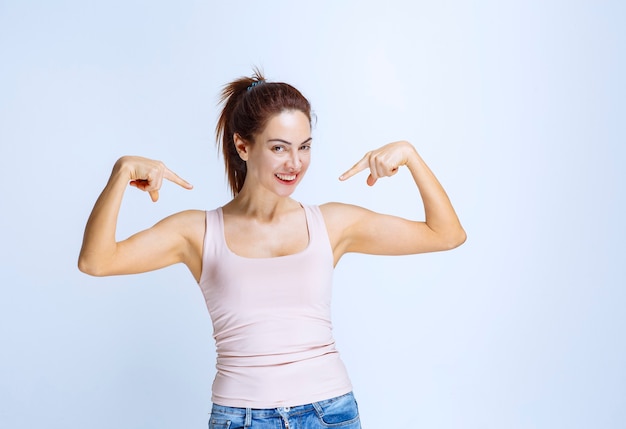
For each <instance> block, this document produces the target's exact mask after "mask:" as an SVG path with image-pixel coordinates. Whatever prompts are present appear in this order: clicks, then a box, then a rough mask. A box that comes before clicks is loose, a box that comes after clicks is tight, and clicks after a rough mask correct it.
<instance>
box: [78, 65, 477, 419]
mask: <svg viewBox="0 0 626 429" xmlns="http://www.w3.org/2000/svg"><path fill="white" fill-rule="evenodd" d="M221 101H222V103H223V110H222V113H221V116H220V118H219V121H218V124H217V129H216V130H217V137H218V141H219V142H220V143H221V146H222V151H223V154H224V161H225V164H226V172H227V175H228V180H229V184H230V187H231V189H232V193H233V197H234V198H233V199H232V200H231V201H230V202H229V203H228V204H226V205H224V206H223V207H219V208H217V209H215V210H210V211H206V212H205V211H199V210H189V211H183V212H180V213H177V214H174V215H172V216H170V217H167V218H165V219H163V220H162V221H160V222H159V223H157V224H156V225H154V226H153V227H151V228H149V229H147V230H145V231H141V232H139V233H137V234H135V235H133V236H131V237H129V238H127V239H126V240H122V241H119V242H118V241H116V239H115V230H116V224H117V217H118V213H119V209H120V204H121V201H122V196H123V194H124V190H125V188H126V187H127V185H128V184H130V185H131V186H134V187H136V188H139V189H141V190H143V191H146V192H148V193H149V195H150V197H151V198H152V201H157V199H158V198H159V189H160V187H161V184H162V182H163V180H164V179H165V180H170V181H172V182H174V183H176V184H178V185H180V186H182V187H183V188H185V189H191V185H190V184H189V183H187V182H186V181H185V180H183V179H181V178H180V177H179V176H177V175H176V174H175V173H174V172H172V171H171V170H169V169H168V168H167V167H166V166H165V165H164V164H163V163H162V162H158V161H153V160H151V159H146V158H141V157H134V156H125V157H122V158H120V159H119V160H118V161H117V162H116V163H115V166H114V168H113V172H112V174H111V177H110V179H109V182H108V183H107V185H106V187H105V188H104V190H103V192H102V194H101V195H100V197H99V198H98V200H97V202H96V204H95V207H94V208H93V211H92V213H91V216H90V217H89V220H88V222H87V226H86V229H85V236H84V241H83V246H82V249H81V252H80V257H79V268H80V270H81V271H83V272H85V273H87V274H91V275H95V276H107V275H117V274H132V273H141V272H146V271H150V270H156V269H158V268H162V267H165V266H168V265H171V264H176V263H179V262H182V263H184V264H185V265H187V267H189V270H190V271H191V273H192V274H193V276H194V277H195V279H196V281H197V282H198V283H199V285H200V287H201V289H202V292H203V294H204V297H205V300H206V304H207V307H208V309H209V312H210V315H211V319H212V322H213V328H214V338H215V342H216V347H217V374H216V377H215V380H214V383H213V395H212V402H213V409H212V413H211V418H210V423H209V427H210V428H230V429H234V428H244V427H245V428H252V429H264V428H280V427H284V428H292V429H295V428H298V429H300V428H327V427H329V426H331V427H335V428H346V429H354V428H360V422H359V415H358V410H357V405H356V401H355V400H354V397H353V395H352V387H351V384H350V380H349V378H348V375H347V373H346V369H345V368H344V365H343V363H342V362H341V360H340V358H339V355H338V353H337V351H336V350H335V343H334V340H333V337H332V332H331V331H332V330H331V321H330V293H331V283H332V274H333V268H334V266H335V265H336V264H337V262H339V260H340V259H341V257H342V255H344V254H345V253H348V252H360V253H368V254H378V255H406V254H415V253H422V252H434V251H440V250H447V249H452V248H454V247H457V246H459V245H460V244H462V243H463V242H464V240H465V232H464V230H463V228H462V227H461V224H460V223H459V220H458V218H457V215H456V213H455V211H454V209H453V208H452V205H451V204H450V201H449V199H448V197H447V195H446V193H445V191H444V189H443V188H442V187H441V185H440V184H439V182H438V181H437V179H436V178H435V176H434V175H433V173H432V172H431V171H430V169H429V168H428V167H427V165H426V164H425V163H424V161H423V160H422V158H421V157H420V156H419V154H418V153H417V151H416V150H415V148H414V147H413V146H412V145H411V144H409V143H408V142H406V141H399V142H394V143H390V144H387V145H385V146H383V147H381V148H379V149H376V150H373V151H371V152H368V153H366V154H365V156H364V157H363V158H362V159H361V160H360V161H359V162H357V163H356V164H355V165H354V166H353V167H352V168H351V169H349V170H348V171H346V172H345V173H344V174H343V175H342V176H341V177H340V178H339V179H340V180H346V179H348V178H350V177H352V176H353V175H355V174H356V173H358V172H360V171H362V170H367V169H369V177H368V179H367V183H368V184H369V185H370V186H371V185H374V183H375V182H376V181H377V180H378V179H379V178H381V177H387V176H392V175H394V174H395V173H396V172H397V171H398V169H399V168H400V167H402V166H406V167H407V168H408V169H409V171H410V172H411V174H412V176H413V180H414V181H415V184H416V186H417V190H418V191H419V194H421V198H422V201H423V204H424V209H425V221H414V220H407V219H403V218H400V217H395V216H389V215H383V214H378V213H374V212H372V211H369V210H367V209H364V208H361V207H357V206H353V205H347V204H341V203H327V204H324V205H321V206H311V205H304V204H301V203H300V202H298V201H295V200H293V199H292V198H291V197H290V196H291V194H292V193H293V192H294V190H295V188H296V186H298V184H299V183H300V181H301V180H302V179H303V177H304V175H305V173H306V171H307V169H308V167H309V163H310V152H311V146H312V138H311V109H310V105H309V102H308V100H307V99H306V98H305V97H304V96H302V94H301V93H300V92H299V91H298V90H297V89H295V88H294V87H292V86H290V85H288V84H286V83H272V82H267V81H266V80H265V79H264V78H263V76H262V75H261V74H260V73H258V72H257V73H255V74H254V75H253V76H252V77H250V78H240V79H238V80H235V81H234V82H232V83H230V84H229V85H226V86H225V88H224V90H223V92H222V99H221ZM417 197H418V192H416V194H415V198H417Z"/></svg>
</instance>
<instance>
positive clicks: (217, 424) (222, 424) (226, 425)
mask: <svg viewBox="0 0 626 429" xmlns="http://www.w3.org/2000/svg"><path fill="white" fill-rule="evenodd" d="M230 423H231V422H230V420H226V419H223V418H216V417H213V416H211V418H210V419H209V429H230Z"/></svg>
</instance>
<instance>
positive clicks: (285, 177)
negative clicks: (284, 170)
mask: <svg viewBox="0 0 626 429" xmlns="http://www.w3.org/2000/svg"><path fill="white" fill-rule="evenodd" d="M276 177H278V178H279V179H280V180H286V181H289V180H295V178H296V176H295V174H294V175H288V174H276Z"/></svg>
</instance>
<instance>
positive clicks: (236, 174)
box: [215, 68, 311, 196]
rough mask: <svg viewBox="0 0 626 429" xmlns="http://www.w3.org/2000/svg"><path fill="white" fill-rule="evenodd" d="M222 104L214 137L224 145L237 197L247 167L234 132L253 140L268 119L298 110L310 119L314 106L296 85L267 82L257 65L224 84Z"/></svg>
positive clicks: (228, 173)
mask: <svg viewBox="0 0 626 429" xmlns="http://www.w3.org/2000/svg"><path fill="white" fill-rule="evenodd" d="M219 104H223V107H222V112H221V114H220V116H219V119H218V121H217V125H216V127H215V136H216V139H217V144H218V145H220V144H221V146H222V148H221V149H222V155H223V156H224V164H225V168H226V177H227V178H228V184H229V185H230V189H231V192H232V194H233V196H236V195H237V194H238V193H239V191H241V188H242V187H243V184H244V181H245V180H246V172H247V166H246V162H245V161H244V160H242V159H241V158H240V157H239V154H238V153H237V150H236V148H235V141H234V135H235V133H236V134H239V136H241V138H242V139H244V140H246V142H248V143H254V138H255V136H256V135H258V134H259V133H261V132H262V131H263V129H264V128H265V126H266V125H267V122H268V121H269V120H270V119H271V118H272V117H273V116H275V115H277V114H279V113H281V112H283V111H288V110H299V111H301V112H302V113H304V114H305V115H306V116H307V118H308V119H309V122H310V121H311V105H310V103H309V101H308V100H307V99H306V98H305V97H304V96H303V95H302V94H301V93H300V91H298V90H297V89H296V88H294V87H293V86H291V85H289V84H286V83H279V82H266V80H265V78H264V77H263V74H262V73H261V72H260V71H259V69H257V68H255V69H254V73H253V75H252V77H240V78H239V79H236V80H234V81H232V82H231V83H229V84H226V85H224V87H223V89H222V92H221V95H220V100H219Z"/></svg>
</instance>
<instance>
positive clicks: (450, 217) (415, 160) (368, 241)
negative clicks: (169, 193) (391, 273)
mask: <svg viewBox="0 0 626 429" xmlns="http://www.w3.org/2000/svg"><path fill="white" fill-rule="evenodd" d="M401 166H406V167H407V168H408V169H409V171H410V172H411V175H412V176H413V180H414V181H415V184H416V185H417V188H418V190H419V194H420V195H421V198H422V202H423V204H424V213H425V220H424V221H415V220H408V219H404V218H400V217H397V216H390V215H383V214H379V213H375V212H372V211H370V210H367V209H364V208H362V207H357V206H352V205H347V204H339V203H329V204H325V205H324V206H322V211H323V213H324V218H325V220H326V223H327V227H328V230H329V235H330V238H331V243H332V245H333V250H334V254H335V263H337V261H338V260H339V259H340V258H341V256H342V255H343V254H345V253H349V252H358V253H369V254H377V255H406V254H414V253H424V252H435V251H440V250H448V249H452V248H455V247H457V246H460V245H461V244H462V243H463V242H464V241H465V238H466V235H465V231H464V230H463V227H462V226H461V223H460V222H459V219H458V217H457V215H456V212H455V211H454V208H453V207H452V204H451V203H450V199H449V198H448V196H447V194H446V192H445V190H444V189H443V187H442V186H441V184H440V183H439V181H438V180H437V178H436V177H435V175H434V174H433V173H432V171H431V170H430V168H428V166H427V165H426V163H425V162H424V160H423V159H422V158H421V157H420V156H419V154H418V153H417V151H416V150H415V148H414V147H413V146H412V145H411V144H410V143H408V142H405V141H400V142H395V143H390V144H388V145H385V146H383V147H381V148H379V149H377V150H374V151H371V152H368V153H367V154H366V155H365V156H364V157H363V158H362V159H361V160H360V161H359V162H357V163H356V164H355V165H354V166H353V167H352V168H351V169H349V170H348V171H346V172H345V173H344V174H343V175H342V176H341V177H340V178H339V179H340V180H347V179H349V178H350V177H352V176H354V175H355V174H357V173H358V172H360V171H363V170H365V169H369V171H370V175H369V176H368V178H367V184H368V185H370V186H373V185H374V184H375V183H376V181H377V180H378V179H379V178H381V177H387V176H393V175H394V174H396V173H397V172H398V169H399V168H400V167H401Z"/></svg>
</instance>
